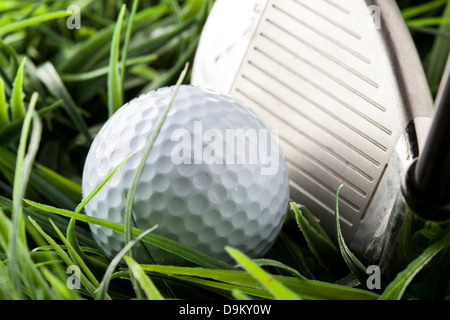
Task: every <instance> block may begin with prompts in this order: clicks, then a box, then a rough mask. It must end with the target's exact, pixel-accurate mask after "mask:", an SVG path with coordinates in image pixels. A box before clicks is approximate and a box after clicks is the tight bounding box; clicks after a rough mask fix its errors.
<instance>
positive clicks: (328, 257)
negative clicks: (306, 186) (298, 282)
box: [290, 203, 341, 272]
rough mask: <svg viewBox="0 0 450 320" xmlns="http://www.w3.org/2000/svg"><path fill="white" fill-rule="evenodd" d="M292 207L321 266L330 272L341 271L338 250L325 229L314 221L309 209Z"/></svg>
mask: <svg viewBox="0 0 450 320" xmlns="http://www.w3.org/2000/svg"><path fill="white" fill-rule="evenodd" d="M290 206H291V209H292V211H293V212H294V214H295V218H296V220H297V224H298V226H299V228H300V230H301V231H302V233H303V235H304V237H305V239H306V242H307V243H308V248H309V249H310V250H311V252H312V253H313V254H314V256H315V257H316V258H317V260H318V262H319V263H320V265H322V266H323V267H324V268H325V269H327V270H329V271H330V272H333V271H335V269H339V268H340V264H341V262H340V257H339V253H338V249H337V248H336V246H335V245H334V243H333V242H332V241H331V239H330V238H329V237H328V235H327V234H326V233H325V231H324V230H323V228H322V227H321V226H320V225H319V224H318V223H317V222H316V221H315V220H314V218H313V217H312V215H311V213H310V212H309V210H308V209H307V208H305V207H304V206H301V207H300V208H301V209H299V207H298V206H297V204H295V203H291V204H290Z"/></svg>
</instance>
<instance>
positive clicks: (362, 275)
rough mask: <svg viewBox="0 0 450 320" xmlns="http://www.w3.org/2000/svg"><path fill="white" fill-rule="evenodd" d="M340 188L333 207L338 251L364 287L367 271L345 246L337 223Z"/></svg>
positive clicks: (340, 187) (338, 222)
mask: <svg viewBox="0 0 450 320" xmlns="http://www.w3.org/2000/svg"><path fill="white" fill-rule="evenodd" d="M342 187H343V185H341V186H339V188H338V190H337V192H336V199H335V205H334V206H335V207H334V214H335V225H336V235H337V239H338V243H339V249H340V251H341V254H342V257H343V258H344V261H345V263H346V264H347V266H348V267H349V269H350V271H351V272H352V273H353V274H354V275H355V277H356V278H357V279H358V280H359V282H360V283H361V284H362V285H365V284H366V281H367V278H368V275H367V269H366V268H365V267H364V265H363V264H362V263H361V261H359V260H358V258H357V257H356V256H355V255H354V254H353V253H352V252H351V251H350V249H349V248H348V247H347V244H346V243H345V240H344V237H343V235H342V232H341V225H340V221H339V192H340V191H341V189H342Z"/></svg>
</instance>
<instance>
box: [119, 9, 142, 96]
mask: <svg viewBox="0 0 450 320" xmlns="http://www.w3.org/2000/svg"><path fill="white" fill-rule="evenodd" d="M138 4H139V0H134V1H133V6H132V7H131V12H130V16H129V17H128V23H127V29H126V31H125V40H124V43H123V48H122V60H121V63H120V85H121V88H122V96H124V95H125V92H124V84H125V73H126V65H127V57H128V47H129V46H130V39H131V32H132V31H133V21H134V17H135V15H136V11H137V7H138Z"/></svg>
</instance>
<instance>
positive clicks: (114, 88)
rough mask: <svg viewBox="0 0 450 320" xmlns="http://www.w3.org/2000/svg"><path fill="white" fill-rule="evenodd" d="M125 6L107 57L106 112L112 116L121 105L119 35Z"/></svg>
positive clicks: (122, 8)
mask: <svg viewBox="0 0 450 320" xmlns="http://www.w3.org/2000/svg"><path fill="white" fill-rule="evenodd" d="M125 9H126V5H125V4H123V5H122V7H121V9H120V13H119V17H118V18H117V22H116V27H115V28H114V33H113V37H112V40H111V49H110V56H109V72H108V111H109V116H112V115H113V114H114V112H116V110H117V109H119V108H120V107H121V106H122V104H123V96H122V92H123V90H122V85H121V79H120V70H119V47H120V33H121V30H122V24H123V17H124V15H125Z"/></svg>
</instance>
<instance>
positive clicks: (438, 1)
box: [402, 0, 447, 19]
mask: <svg viewBox="0 0 450 320" xmlns="http://www.w3.org/2000/svg"><path fill="white" fill-rule="evenodd" d="M445 3H447V0H434V1H430V2H428V3H424V4H419V5H416V6H412V7H408V8H405V9H403V10H402V15H403V18H404V19H410V18H412V17H417V16H420V15H422V14H426V13H428V12H430V11H432V10H434V9H436V8H439V7H442V6H443V5H444V4H445Z"/></svg>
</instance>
